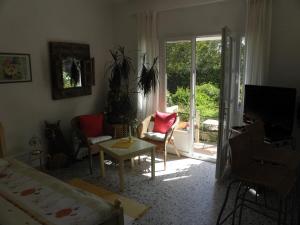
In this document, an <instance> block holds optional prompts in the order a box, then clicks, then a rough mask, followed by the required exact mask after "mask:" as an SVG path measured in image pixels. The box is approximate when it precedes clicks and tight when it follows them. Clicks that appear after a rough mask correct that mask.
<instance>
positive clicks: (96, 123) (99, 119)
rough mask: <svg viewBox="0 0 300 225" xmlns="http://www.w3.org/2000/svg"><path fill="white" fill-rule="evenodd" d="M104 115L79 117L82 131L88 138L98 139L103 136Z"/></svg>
mask: <svg viewBox="0 0 300 225" xmlns="http://www.w3.org/2000/svg"><path fill="white" fill-rule="evenodd" d="M103 122H104V115H103V114H102V113H101V114H97V115H84V116H80V117H79V123H80V129H81V130H82V132H83V133H84V134H85V135H86V136H87V137H98V136H101V135H102V134H103Z"/></svg>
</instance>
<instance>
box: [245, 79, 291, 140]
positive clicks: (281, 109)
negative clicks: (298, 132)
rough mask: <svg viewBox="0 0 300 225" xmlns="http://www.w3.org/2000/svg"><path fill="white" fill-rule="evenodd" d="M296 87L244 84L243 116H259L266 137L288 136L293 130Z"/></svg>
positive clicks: (274, 138)
mask: <svg viewBox="0 0 300 225" xmlns="http://www.w3.org/2000/svg"><path fill="white" fill-rule="evenodd" d="M295 101H296V89H294V88H281V87H270V86H256V85H245V101H244V118H246V119H247V118H250V119H251V118H260V119H262V120H263V122H264V123H265V132H266V138H267V139H270V140H271V141H276V140H282V139H285V138H287V137H290V136H291V134H292V131H293V123H294V113H295Z"/></svg>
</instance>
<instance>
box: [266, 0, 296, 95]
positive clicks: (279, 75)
mask: <svg viewBox="0 0 300 225" xmlns="http://www.w3.org/2000/svg"><path fill="white" fill-rule="evenodd" d="M299 21H300V1H298V0H285V1H282V0H273V19H272V41H271V52H270V76H269V84H271V85H276V86H286V87H295V88H298V94H300V66H299V65H300V54H299V53H300V26H299Z"/></svg>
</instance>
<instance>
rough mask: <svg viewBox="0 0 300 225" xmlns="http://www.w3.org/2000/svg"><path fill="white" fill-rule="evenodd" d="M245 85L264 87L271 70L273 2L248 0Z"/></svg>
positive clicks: (270, 0)
mask: <svg viewBox="0 0 300 225" xmlns="http://www.w3.org/2000/svg"><path fill="white" fill-rule="evenodd" d="M246 21H247V22H246V34H245V38H246V77H245V84H253V85H262V84H264V83H265V81H266V77H267V75H268V72H269V71H268V70H269V55H270V41H271V40H270V39H271V23H272V0H248V1H247V20H246Z"/></svg>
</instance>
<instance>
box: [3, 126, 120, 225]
mask: <svg viewBox="0 0 300 225" xmlns="http://www.w3.org/2000/svg"><path fill="white" fill-rule="evenodd" d="M0 125H1V124H0ZM2 134H3V132H2ZM0 136H1V129H0ZM2 137H3V136H2ZM1 140H3V138H2V139H1V138H0V152H1V153H0V215H1V216H0V224H1V225H2V224H5V225H16V224H18V225H23V224H24V225H82V224H84V225H123V224H124V217H123V209H122V207H121V206H120V202H119V201H116V202H115V204H114V205H112V204H109V203H107V202H105V201H104V200H103V199H101V198H100V197H98V196H96V195H93V194H91V193H88V192H85V191H83V190H81V189H78V188H75V187H73V186H70V185H68V184H66V183H64V182H62V181H60V180H58V179H56V178H54V177H52V176H49V175H47V174H45V173H42V172H40V171H38V170H36V169H34V168H32V167H30V166H28V165H26V164H24V163H22V162H20V161H18V160H15V159H8V158H3V157H1V156H3V155H2V153H3V143H2V144H1ZM1 146H2V147H1Z"/></svg>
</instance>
